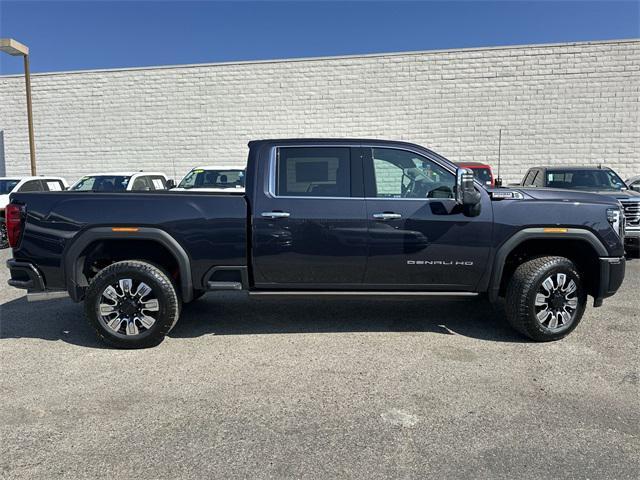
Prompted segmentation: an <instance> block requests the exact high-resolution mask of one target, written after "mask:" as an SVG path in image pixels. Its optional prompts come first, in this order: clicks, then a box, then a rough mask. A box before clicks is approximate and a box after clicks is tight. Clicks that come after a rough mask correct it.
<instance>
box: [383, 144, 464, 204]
mask: <svg viewBox="0 0 640 480" xmlns="http://www.w3.org/2000/svg"><path fill="white" fill-rule="evenodd" d="M373 169H374V173H375V182H376V197H379V198H453V189H454V186H455V176H454V175H453V173H451V172H449V171H447V170H445V169H444V168H442V167H440V166H439V165H437V164H436V163H434V162H432V161H431V160H429V159H427V158H425V157H422V156H420V155H418V154H415V153H413V152H408V151H406V150H396V149H387V148H374V149H373Z"/></svg>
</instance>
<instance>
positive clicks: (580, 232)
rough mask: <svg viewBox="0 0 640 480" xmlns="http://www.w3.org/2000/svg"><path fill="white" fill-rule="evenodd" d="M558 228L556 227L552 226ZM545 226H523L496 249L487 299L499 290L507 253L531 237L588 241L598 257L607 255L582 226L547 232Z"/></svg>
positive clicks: (604, 249) (493, 297)
mask: <svg viewBox="0 0 640 480" xmlns="http://www.w3.org/2000/svg"><path fill="white" fill-rule="evenodd" d="M552 228H558V227H552ZM545 230H546V228H544V227H540V228H525V229H523V230H519V231H518V232H516V233H515V234H513V235H512V236H511V237H510V238H509V239H507V240H506V241H505V242H504V243H503V244H502V245H501V246H500V247H499V248H498V250H497V251H496V254H495V256H494V259H493V268H492V274H491V280H490V282H489V291H488V294H489V300H490V301H492V302H495V301H496V300H497V299H498V294H499V292H500V283H501V281H502V272H503V271H504V265H505V262H506V260H507V257H508V256H509V254H510V253H511V252H512V251H513V250H514V249H515V248H516V247H517V246H518V245H520V244H521V243H523V242H525V241H527V240H532V239H554V240H580V241H583V242H587V243H589V245H591V246H592V247H593V248H594V250H595V251H596V252H597V253H598V256H600V257H608V256H609V252H608V251H607V249H606V248H605V246H604V244H603V243H602V242H601V241H600V240H599V239H598V237H596V236H595V234H594V233H593V232H590V231H589V230H586V229H583V228H567V229H566V231H563V232H549V231H545Z"/></svg>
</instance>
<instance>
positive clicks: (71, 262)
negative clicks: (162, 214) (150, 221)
mask: <svg viewBox="0 0 640 480" xmlns="http://www.w3.org/2000/svg"><path fill="white" fill-rule="evenodd" d="M110 240H119V241H127V240H131V241H132V242H133V241H147V242H153V243H154V244H157V245H159V246H160V247H162V248H163V249H165V250H166V251H168V252H169V253H170V254H171V256H172V257H173V259H174V260H175V263H176V265H177V267H178V270H179V278H178V283H179V287H180V293H181V297H182V299H183V301H184V302H189V301H191V300H192V297H193V278H192V274H191V260H190V259H189V255H188V254H187V252H186V251H185V250H184V248H183V247H182V246H181V245H180V243H178V241H177V240H176V239H175V238H174V237H172V236H171V235H170V234H168V233H167V232H165V231H164V230H160V229H158V228H147V227H140V228H137V227H136V228H135V229H126V228H125V229H117V228H115V227H96V228H91V229H88V230H85V231H83V232H82V233H81V234H79V235H78V236H77V237H76V238H75V239H74V240H73V241H72V242H71V243H70V244H69V245H68V246H67V247H65V250H64V252H63V276H64V279H65V284H66V287H67V291H68V292H69V296H70V297H71V298H72V299H73V300H74V301H80V300H81V299H82V296H83V294H84V290H85V288H86V287H87V285H88V281H87V279H86V277H85V275H84V273H83V268H84V260H85V257H86V250H87V248H88V247H90V246H91V245H92V244H95V243H97V242H101V241H110ZM129 260H140V258H129Z"/></svg>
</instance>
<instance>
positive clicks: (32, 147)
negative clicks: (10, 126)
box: [0, 38, 36, 175]
mask: <svg viewBox="0 0 640 480" xmlns="http://www.w3.org/2000/svg"><path fill="white" fill-rule="evenodd" d="M0 50H1V51H3V52H5V53H8V54H9V55H13V56H14V57H15V56H20V55H22V58H23V59H24V81H25V84H26V87H27V122H28V123H29V154H30V156H31V175H35V174H36V142H35V139H34V137H33V110H32V107H31V75H30V74H29V48H28V47H27V46H26V45H23V44H21V43H20V42H18V41H16V40H14V39H13V38H0Z"/></svg>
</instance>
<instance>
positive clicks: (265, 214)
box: [262, 212, 291, 218]
mask: <svg viewBox="0 0 640 480" xmlns="http://www.w3.org/2000/svg"><path fill="white" fill-rule="evenodd" d="M262 216H263V217H265V218H288V217H290V216H291V214H290V213H289V212H262Z"/></svg>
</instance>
